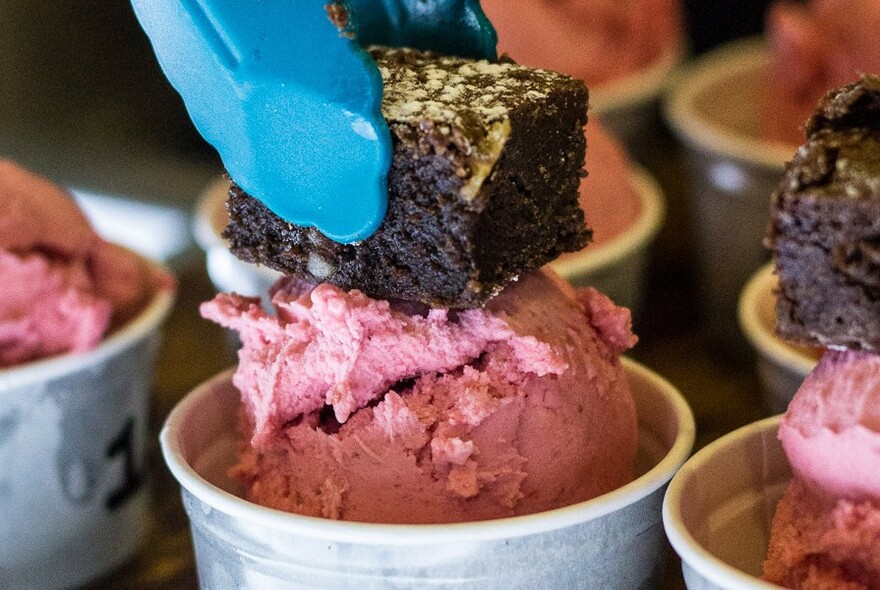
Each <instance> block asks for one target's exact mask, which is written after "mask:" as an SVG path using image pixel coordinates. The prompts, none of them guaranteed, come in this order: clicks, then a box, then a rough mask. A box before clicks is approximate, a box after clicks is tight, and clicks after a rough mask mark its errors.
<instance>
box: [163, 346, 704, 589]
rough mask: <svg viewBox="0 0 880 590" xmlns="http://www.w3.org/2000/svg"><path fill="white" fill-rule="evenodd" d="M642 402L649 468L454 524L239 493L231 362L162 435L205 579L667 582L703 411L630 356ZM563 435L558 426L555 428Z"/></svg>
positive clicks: (342, 584)
mask: <svg viewBox="0 0 880 590" xmlns="http://www.w3.org/2000/svg"><path fill="white" fill-rule="evenodd" d="M624 366H625V368H626V371H627V375H628V377H629V379H630V382H631V384H632V387H633V392H634V394H635V398H636V404H637V407H638V414H639V427H640V437H639V456H638V467H637V470H638V472H639V474H640V477H639V478H638V479H636V480H635V481H633V482H632V483H630V484H628V485H626V486H624V487H622V488H620V489H619V490H616V491H614V492H612V493H609V494H606V495H603V496H601V497H599V498H596V499H594V500H590V501H588V502H582V503H579V504H575V505H572V506H569V507H566V508H560V509H557V510H550V511H547V512H543V513H539V514H534V515H530V516H520V517H515V518H508V519H499V520H490V521H483V522H475V523H460V524H449V525H377V524H366V523H351V522H340V521H333V520H325V519H320V518H311V517H304V516H298V515H295V514H289V513H285V512H280V511H277V510H272V509H269V508H263V507H261V506H258V505H256V504H252V503H250V502H247V501H245V500H242V499H241V498H239V497H238V496H237V495H236V492H238V491H239V490H238V486H237V485H236V484H235V483H234V482H232V481H230V480H229V479H228V478H227V476H226V472H227V469H228V468H229V467H230V466H231V465H232V464H233V463H234V462H235V455H236V444H237V439H236V437H235V424H236V414H237V411H238V407H239V404H240V396H239V394H238V392H237V391H236V389H235V388H234V387H233V386H232V385H231V382H230V372H226V373H223V374H220V375H219V376H217V377H215V378H214V379H212V380H211V381H209V382H207V383H205V384H203V385H202V386H201V387H199V388H198V389H196V390H195V391H193V392H192V393H191V394H190V395H188V396H187V397H186V398H185V399H184V400H183V401H182V402H181V403H180V404H179V405H178V406H177V407H176V408H175V409H174V411H173V412H172V413H171V415H170V416H169V418H168V421H167V422H166V424H165V428H164V429H163V431H162V434H161V443H162V450H163V453H164V456H165V460H166V462H167V463H168V466H169V468H170V469H171V472H172V473H173V474H174V476H175V477H176V478H177V479H178V481H179V482H180V483H181V486H182V490H183V502H184V506H185V507H186V510H187V513H188V515H189V518H190V524H191V527H192V533H193V541H194V544H195V551H196V561H197V566H198V570H199V580H200V583H201V587H202V588H258V587H259V588H273V589H284V588H298V589H303V588H320V589H322V590H328V589H333V588H358V589H360V590H370V589H379V588H413V589H421V588H441V587H442V588H456V589H457V588H469V589H478V588H479V589H480V590H494V589H502V588H503V589H505V590H507V589H518V588H528V589H533V588H548V589H549V588H566V589H568V588H575V587H582V588H607V589H617V588H619V589H632V588H655V587H657V584H659V580H660V579H661V578H662V574H663V568H664V564H665V555H664V553H665V546H666V543H665V539H664V536H663V531H662V523H661V520H660V503H661V501H662V495H663V492H664V489H665V487H666V484H667V482H668V481H669V479H670V478H671V477H672V475H673V474H674V473H675V471H676V470H677V469H678V467H679V466H680V465H681V464H682V463H683V461H684V460H685V459H686V458H687V456H688V454H689V452H690V449H691V446H692V444H693V440H694V422H693V416H692V415H691V412H690V410H689V408H688V406H687V404H686V402H685V401H684V400H683V398H682V397H681V395H680V394H679V393H678V392H677V391H676V390H675V388H673V387H672V386H671V385H670V384H669V383H667V382H666V381H664V380H663V379H662V378H660V377H658V376H657V375H655V374H654V373H652V372H651V371H649V370H648V369H646V368H644V367H642V366H640V365H638V364H636V363H635V362H633V361H629V360H624ZM548 436H552V433H548Z"/></svg>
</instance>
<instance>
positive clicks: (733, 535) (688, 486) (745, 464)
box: [663, 416, 791, 590]
mask: <svg viewBox="0 0 880 590" xmlns="http://www.w3.org/2000/svg"><path fill="white" fill-rule="evenodd" d="M779 421H780V416H774V417H772V418H767V419H765V420H762V421H760V422H755V423H753V424H750V425H748V426H745V427H743V428H740V429H739V430H736V431H734V432H732V433H730V434H728V435H726V436H724V437H722V438H720V439H718V440H717V441H715V442H714V443H712V444H710V445H709V446H707V447H705V448H704V449H702V450H701V451H699V452H698V453H696V454H695V455H694V456H693V457H692V458H691V459H689V460H688V461H687V462H686V463H685V464H684V465H683V466H682V468H681V469H680V470H679V472H678V473H677V474H676V475H675V477H674V478H673V479H672V482H671V483H670V484H669V489H668V490H667V493H666V498H665V500H664V503H663V522H664V526H665V528H666V534H667V536H668V537H669V541H670V543H671V544H672V546H673V548H675V550H676V552H677V553H678V554H679V555H680V556H681V558H682V562H683V565H682V567H683V569H684V572H685V581H686V582H687V584H688V587H689V588H724V589H729V590H745V589H770V588H778V587H777V586H776V585H774V584H768V583H766V582H763V581H761V580H760V575H761V568H762V564H763V561H764V558H765V557H766V553H767V545H768V542H769V538H770V524H771V522H772V519H773V514H774V513H775V511H776V504H777V503H778V501H779V498H780V497H781V496H782V493H783V492H784V490H785V488H786V486H787V485H788V483H789V480H790V478H791V470H790V467H789V465H788V461H787V460H786V457H785V453H784V451H783V450H782V445H781V444H780V442H779V440H778V439H777V438H776V431H777V430H778V428H779Z"/></svg>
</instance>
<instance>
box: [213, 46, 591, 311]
mask: <svg viewBox="0 0 880 590" xmlns="http://www.w3.org/2000/svg"><path fill="white" fill-rule="evenodd" d="M372 54H373V57H374V58H375V59H376V62H377V64H378V66H379V70H380V72H381V74H382V78H383V80H384V96H383V101H382V112H383V115H384V116H385V119H386V120H387V122H388V126H389V128H390V129H391V135H392V142H393V157H392V163H391V169H390V171H389V174H388V195H389V202H388V212H387V214H386V217H385V219H384V221H383V223H382V225H381V226H380V228H379V229H378V230H377V231H376V232H375V233H374V234H373V235H372V236H370V237H369V238H367V239H365V240H363V241H361V242H358V243H356V244H348V245H346V244H339V243H336V242H333V241H332V240H329V239H328V238H326V237H324V236H323V235H322V234H321V233H319V232H318V231H317V230H315V229H314V228H306V227H299V226H295V225H292V224H290V223H288V222H286V221H284V220H282V219H280V218H279V217H277V216H276V215H275V214H274V213H272V212H271V211H269V210H268V209H267V208H266V207H265V206H264V205H263V204H262V203H261V202H260V201H258V200H257V199H255V198H253V197H251V196H249V195H248V194H246V193H245V192H244V191H242V190H241V189H240V188H239V187H238V186H237V185H235V183H234V182H233V183H232V187H231V189H230V192H229V200H228V202H227V210H228V212H229V217H230V224H229V226H228V227H227V229H226V232H225V234H224V235H225V237H227V238H228V239H229V243H230V249H231V250H232V252H233V253H234V254H235V255H236V256H238V257H239V258H241V259H242V260H245V261H248V262H256V263H260V264H264V265H266V266H269V267H271V268H274V269H276V270H279V271H281V272H283V273H286V274H293V275H297V276H299V277H302V278H304V279H306V280H309V281H314V282H329V283H333V284H335V285H338V286H340V287H343V288H346V289H353V288H357V289H360V290H362V291H364V292H365V293H367V294H368V295H370V296H372V297H378V298H383V299H390V298H399V299H409V300H415V301H421V302H424V303H428V304H432V305H440V306H447V307H476V306H480V305H482V304H483V303H484V302H485V301H486V300H488V299H489V298H490V297H492V296H493V295H494V294H496V293H497V292H498V291H500V290H501V289H502V288H503V287H504V285H506V284H507V283H509V282H510V281H512V280H515V279H516V278H517V276H519V275H520V274H522V273H524V272H526V271H529V270H532V269H535V268H538V267H540V266H542V265H543V264H545V263H547V262H549V261H550V260H553V259H554V258H556V257H557V256H559V255H560V254H562V253H564V252H571V251H576V250H580V249H581V248H583V247H584V246H586V245H587V242H588V241H589V238H590V232H589V230H587V229H586V228H585V225H584V215H583V211H582V210H581V209H580V207H579V206H578V186H579V184H580V179H581V177H582V176H583V174H584V173H583V170H582V169H583V163H584V150H585V143H584V135H583V126H584V124H585V123H586V112H587V90H586V88H585V87H584V85H583V84H582V83H581V82H579V81H576V80H573V79H571V78H569V77H566V76H563V75H560V74H556V73H554V72H548V71H544V70H535V69H530V68H525V67H522V66H518V65H516V64H514V63H510V62H508V61H505V62H503V63H490V62H486V61H473V60H467V59H462V58H452V57H440V56H436V55H432V54H429V53H422V52H417V51H414V50H409V49H373V50H372Z"/></svg>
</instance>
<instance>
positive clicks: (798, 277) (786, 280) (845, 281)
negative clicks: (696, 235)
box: [768, 75, 880, 351]
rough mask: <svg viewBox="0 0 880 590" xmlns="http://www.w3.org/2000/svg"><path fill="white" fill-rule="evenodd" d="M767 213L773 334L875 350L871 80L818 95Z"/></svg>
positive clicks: (877, 279)
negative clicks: (774, 281)
mask: <svg viewBox="0 0 880 590" xmlns="http://www.w3.org/2000/svg"><path fill="white" fill-rule="evenodd" d="M771 213H772V225H771V229H770V236H769V238H768V244H769V245H770V247H771V248H772V250H773V252H774V255H775V259H776V272H777V274H778V275H779V292H778V297H777V332H778V333H779V335H780V336H782V337H784V338H787V339H789V340H793V341H796V342H800V343H805V344H812V345H819V346H836V347H845V348H851V349H857V350H869V351H880V78H878V77H876V76H869V75H866V76H863V77H862V78H861V80H860V81H859V82H856V83H854V84H851V85H848V86H844V87H841V88H839V89H837V90H834V91H832V92H830V93H828V94H827V95H826V96H825V98H823V99H822V101H821V102H820V103H819V106H818V107H817V110H816V112H815V113H814V114H813V115H812V117H811V118H810V120H809V121H808V122H807V142H806V143H805V144H804V145H803V146H801V147H800V149H798V151H797V153H796V154H795V156H794V159H793V160H792V161H791V162H790V163H789V164H788V166H787V167H786V170H785V174H784V176H783V179H782V181H781V183H780V186H779V189H778V190H777V191H776V193H775V194H774V195H773V199H772V211H771Z"/></svg>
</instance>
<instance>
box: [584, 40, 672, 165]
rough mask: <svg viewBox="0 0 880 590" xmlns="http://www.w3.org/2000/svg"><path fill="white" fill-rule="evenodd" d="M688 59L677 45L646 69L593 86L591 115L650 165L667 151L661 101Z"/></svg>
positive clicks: (636, 155)
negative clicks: (665, 148) (665, 149)
mask: <svg viewBox="0 0 880 590" xmlns="http://www.w3.org/2000/svg"><path fill="white" fill-rule="evenodd" d="M686 56H687V48H686V45H685V43H684V42H683V41H682V42H681V43H677V44H675V45H674V46H672V47H670V48H669V49H668V50H667V51H665V52H664V53H662V54H661V55H660V57H659V59H657V60H656V61H655V62H654V63H652V64H651V65H650V66H648V67H647V68H645V69H644V70H641V71H637V72H633V73H632V74H629V75H628V76H625V77H622V78H619V79H617V80H612V81H610V82H607V83H605V84H603V85H601V86H596V87H592V86H591V87H590V110H591V114H594V115H598V117H599V118H600V119H601V120H602V122H603V123H604V124H605V127H607V128H608V130H609V131H611V132H612V133H613V134H614V136H615V137H617V138H618V139H619V140H620V141H621V142H622V143H623V144H624V145H625V146H626V150H627V152H628V153H630V154H631V155H632V156H633V157H634V158H635V159H636V160H638V161H639V162H641V163H642V164H643V165H646V166H651V165H652V163H653V162H655V160H656V159H657V158H659V157H662V155H661V153H662V152H663V151H664V149H663V148H664V146H666V145H667V142H666V141H665V133H664V131H663V125H662V119H661V116H660V108H659V107H660V101H661V98H662V97H663V95H664V94H665V93H666V91H667V89H668V87H669V84H670V82H671V81H672V80H673V79H674V74H675V72H676V71H677V70H678V68H679V67H680V66H681V65H682V63H684V60H685V57H686Z"/></svg>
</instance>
